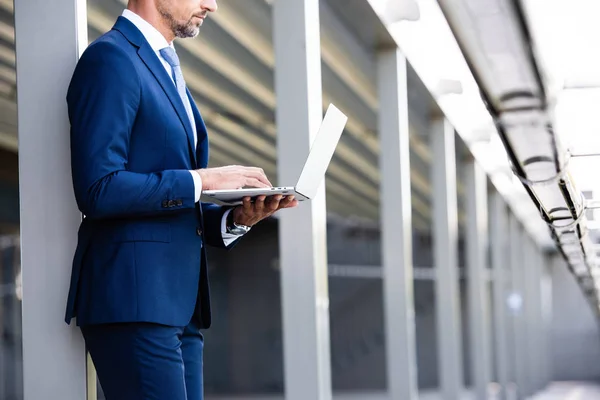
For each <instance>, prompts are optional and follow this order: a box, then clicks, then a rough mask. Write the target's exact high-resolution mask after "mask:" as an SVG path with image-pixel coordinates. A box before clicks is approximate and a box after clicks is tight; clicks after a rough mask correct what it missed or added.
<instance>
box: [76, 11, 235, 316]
mask: <svg viewBox="0 0 600 400" xmlns="http://www.w3.org/2000/svg"><path fill="white" fill-rule="evenodd" d="M188 96H189V97H190V102H191V104H192V108H193V111H194V116H195V119H196V124H197V126H196V131H197V135H198V146H197V148H196V149H194V146H193V144H194V138H193V131H192V128H191V124H190V121H189V118H188V117H187V114H186V112H185V108H184V105H183V102H182V101H181V99H180V97H179V95H178V93H177V89H176V87H175V85H174V84H173V81H172V80H171V77H169V75H168V74H167V72H166V71H165V69H164V67H163V66H162V64H161V62H160V60H159V59H158V57H157V56H156V54H155V53H154V51H153V50H152V48H151V47H150V45H149V44H148V42H147V41H146V39H145V38H144V36H143V35H142V33H141V32H140V31H139V30H138V29H137V28H136V27H135V25H133V24H132V23H131V22H129V21H128V20H127V19H125V18H123V17H119V19H118V20H117V22H116V24H115V26H114V27H113V29H112V30H111V31H110V32H108V33H106V34H105V35H103V36H102V37H100V38H99V39H98V40H96V41H95V42H94V43H93V44H91V45H90V46H89V47H88V48H87V50H86V51H85V53H84V54H83V55H82V57H81V59H80V61H79V63H78V64H77V67H76V69H75V72H74V75H73V78H72V80H71V84H70V86H69V90H68V94H67V103H68V111H69V119H70V122H71V159H72V160H71V162H72V174H73V187H74V190H75V197H76V200H77V204H78V206H79V209H80V210H81V212H82V213H83V214H84V215H85V219H84V220H83V222H82V224H81V226H80V229H79V237H78V243H77V250H76V252H75V257H74V261H73V271H72V276H71V287H70V291H69V297H68V302H67V311H66V318H65V319H66V321H67V323H69V322H70V320H71V319H72V318H73V317H77V324H78V325H88V324H99V323H115V322H154V323H159V324H164V325H172V326H185V325H187V324H188V323H189V321H190V320H191V318H192V316H194V315H195V316H196V317H197V318H198V322H199V323H200V326H201V327H203V328H208V326H209V325H210V319H211V318H210V298H209V285H208V274H207V265H206V251H205V248H204V246H203V242H205V243H207V244H209V245H212V246H220V247H224V243H223V238H222V236H221V219H222V216H223V212H224V211H225V209H223V208H221V207H218V206H215V205H212V204H202V205H201V206H200V205H199V204H198V203H195V199H194V182H193V178H192V176H191V174H190V172H189V170H192V169H196V168H205V167H206V166H207V163H208V138H207V133H206V127H205V125H204V122H203V120H202V118H201V116H200V114H199V112H198V109H197V108H196V106H195V104H194V101H193V100H192V98H191V96H190V94H189V92H188ZM230 247H231V246H230Z"/></svg>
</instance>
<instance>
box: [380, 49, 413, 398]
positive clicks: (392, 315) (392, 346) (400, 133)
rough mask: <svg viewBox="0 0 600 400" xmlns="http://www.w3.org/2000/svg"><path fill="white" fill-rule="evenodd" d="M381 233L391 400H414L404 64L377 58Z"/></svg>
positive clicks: (393, 53)
mask: <svg viewBox="0 0 600 400" xmlns="http://www.w3.org/2000/svg"><path fill="white" fill-rule="evenodd" d="M378 82H379V104H380V107H379V137H380V140H381V154H380V155H379V164H380V166H381V229H382V259H383V278H384V280H383V288H384V308H385V329H386V330H385V333H386V350H387V353H386V360H387V377H388V379H387V382H388V392H389V399H391V400H417V398H418V394H417V362H416V354H415V349H416V342H415V310H414V292H413V259H412V218H411V215H412V206H411V187H410V144H409V130H408V94H407V80H406V59H405V58H404V56H403V55H402V53H401V52H400V50H398V49H393V50H388V51H384V52H381V53H380V54H379V56H378Z"/></svg>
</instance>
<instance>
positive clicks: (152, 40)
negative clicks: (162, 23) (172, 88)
mask: <svg viewBox="0 0 600 400" xmlns="http://www.w3.org/2000/svg"><path fill="white" fill-rule="evenodd" d="M122 16H123V17H125V18H127V19H128V20H129V21H130V22H131V23H132V24H134V25H135V26H136V28H138V29H139V30H140V32H142V35H144V38H145V39H146V41H147V42H148V43H149V44H150V47H152V50H154V53H155V54H156V57H158V59H159V60H160V62H161V63H162V65H163V67H165V71H167V74H168V75H169V76H170V77H171V80H173V85H175V80H174V78H173V74H172V69H171V66H170V65H169V63H168V62H167V61H166V60H165V59H164V58H163V57H162V55H161V54H160V50H161V49H164V48H165V47H171V48H173V49H174V47H173V43H172V42H171V43H169V42H167V39H165V37H164V36H163V35H162V33H160V32H159V31H158V30H157V29H156V28H155V27H153V26H152V24H150V23H149V22H148V21H146V20H145V19H143V18H142V17H140V16H139V15H137V14H136V13H134V12H133V11H131V10H127V9H125V10H124V11H123V14H122ZM184 101H187V102H188V103H189V99H188V98H187V97H186V98H185V99H184ZM188 117H189V118H190V122H191V124H192V131H193V132H194V147H196V146H197V145H198V134H197V133H196V121H195V120H194V116H193V115H188ZM190 174H192V178H193V179H194V195H195V199H196V203H197V202H199V201H200V196H201V195H202V179H201V178H200V175H198V174H197V173H196V172H194V171H190ZM230 212H231V210H227V211H226V212H225V214H224V215H223V219H222V222H221V234H222V236H223V242H224V243H225V245H226V246H227V245H229V244H231V243H232V242H233V241H234V240H236V239H237V238H238V237H239V236H238V235H232V234H231V233H228V232H227V215H228V214H229V213H230Z"/></svg>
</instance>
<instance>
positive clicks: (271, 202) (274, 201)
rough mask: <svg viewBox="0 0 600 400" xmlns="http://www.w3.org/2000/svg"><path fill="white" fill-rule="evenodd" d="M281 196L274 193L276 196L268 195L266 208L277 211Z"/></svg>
mask: <svg viewBox="0 0 600 400" xmlns="http://www.w3.org/2000/svg"><path fill="white" fill-rule="evenodd" d="M282 198H283V196H282V195H280V194H279V195H276V196H269V199H268V203H267V204H268V208H269V210H271V211H277V210H278V209H279V207H280V204H281V199H282Z"/></svg>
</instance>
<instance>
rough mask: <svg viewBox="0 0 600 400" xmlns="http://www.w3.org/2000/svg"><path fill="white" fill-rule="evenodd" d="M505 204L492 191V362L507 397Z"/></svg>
mask: <svg viewBox="0 0 600 400" xmlns="http://www.w3.org/2000/svg"><path fill="white" fill-rule="evenodd" d="M506 211H507V210H506V205H505V204H504V201H503V200H502V196H501V195H500V193H498V192H494V193H493V194H492V196H491V198H490V213H491V219H490V224H491V225H490V246H491V254H492V257H491V258H492V259H491V261H492V277H493V281H492V287H493V299H494V307H493V312H494V323H493V326H494V332H495V335H494V338H495V343H494V349H495V353H496V357H495V363H496V371H497V375H498V383H499V384H500V386H501V388H502V389H501V390H502V392H501V394H500V398H501V399H503V400H508V398H507V393H508V387H509V381H510V380H509V365H508V357H509V346H508V338H507V334H508V328H509V326H510V324H509V323H508V321H507V318H508V315H507V310H506V299H507V296H508V290H507V286H508V284H509V282H508V276H507V275H508V271H507V264H508V262H509V257H508V255H507V250H508V234H507V229H508V222H507V213H506Z"/></svg>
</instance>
